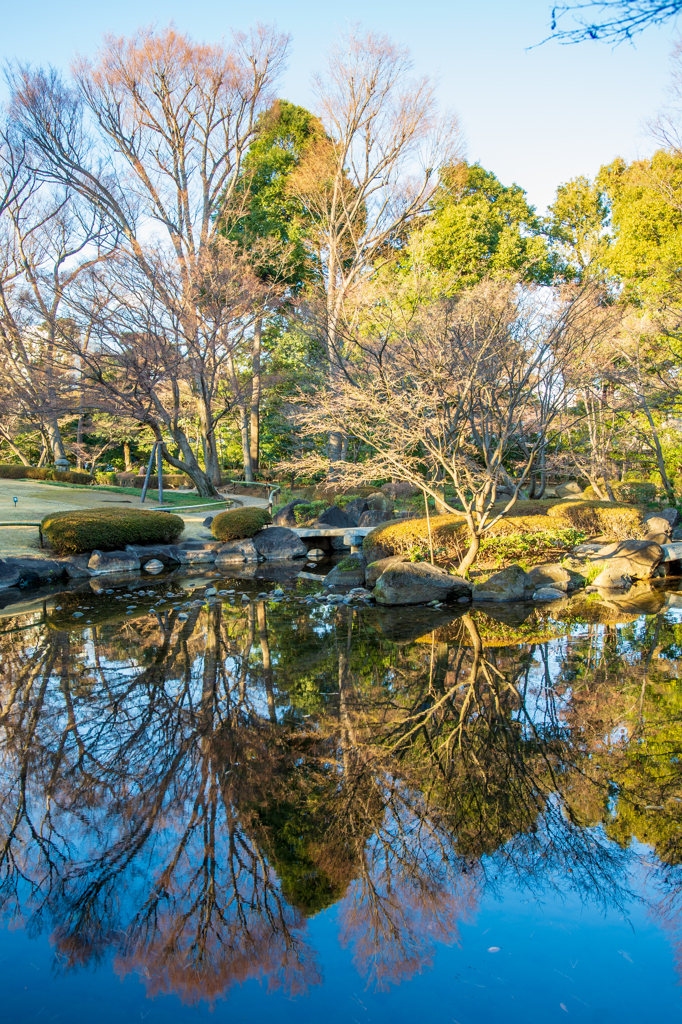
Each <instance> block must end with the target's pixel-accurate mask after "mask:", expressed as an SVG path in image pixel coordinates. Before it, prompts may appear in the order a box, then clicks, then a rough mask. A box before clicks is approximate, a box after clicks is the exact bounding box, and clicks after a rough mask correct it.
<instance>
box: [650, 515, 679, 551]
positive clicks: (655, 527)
mask: <svg viewBox="0 0 682 1024" xmlns="http://www.w3.org/2000/svg"><path fill="white" fill-rule="evenodd" d="M645 523H646V539H647V540H654V539H655V540H656V541H657V543H659V544H660V543H663V544H666V543H667V540H670V538H671V537H672V533H673V528H672V524H671V523H670V521H669V520H668V519H666V518H665V517H664V516H647V518H646V519H645ZM659 537H663V538H667V540H663V541H662V542H661V541H660V540H659Z"/></svg>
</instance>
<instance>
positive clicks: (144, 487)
mask: <svg viewBox="0 0 682 1024" xmlns="http://www.w3.org/2000/svg"><path fill="white" fill-rule="evenodd" d="M155 455H156V443H155V444H154V447H153V448H152V453H151V455H150V456H149V465H148V466H147V475H146V476H145V478H144V484H143V485H142V497H141V498H140V505H144V499H145V498H146V497H147V488H148V487H149V477H150V476H151V475H152V466H153V465H154V456H155Z"/></svg>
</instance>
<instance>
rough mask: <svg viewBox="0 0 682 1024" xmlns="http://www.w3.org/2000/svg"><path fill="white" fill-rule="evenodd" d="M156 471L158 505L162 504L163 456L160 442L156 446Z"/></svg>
mask: <svg viewBox="0 0 682 1024" xmlns="http://www.w3.org/2000/svg"><path fill="white" fill-rule="evenodd" d="M156 472H157V473H158V476H159V505H163V458H162V456H161V445H160V444H157V446H156Z"/></svg>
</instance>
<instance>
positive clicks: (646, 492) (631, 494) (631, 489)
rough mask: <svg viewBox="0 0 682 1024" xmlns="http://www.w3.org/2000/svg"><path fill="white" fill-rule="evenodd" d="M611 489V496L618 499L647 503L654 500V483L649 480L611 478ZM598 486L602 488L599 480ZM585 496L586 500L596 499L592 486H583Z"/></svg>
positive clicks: (601, 482)
mask: <svg viewBox="0 0 682 1024" xmlns="http://www.w3.org/2000/svg"><path fill="white" fill-rule="evenodd" d="M610 483H611V490H612V491H613V496H614V498H616V499H617V500H618V501H628V502H630V501H631V502H634V503H635V504H647V503H648V502H650V501H656V490H657V488H656V484H655V483H652V482H651V481H650V480H623V481H622V482H620V481H618V480H612V481H610ZM599 485H600V487H602V489H603V481H602V480H600V481H599ZM585 497H586V498H587V499H588V500H591V501H594V500H598V499H597V495H596V493H595V490H594V487H591V486H590V487H586V488H585Z"/></svg>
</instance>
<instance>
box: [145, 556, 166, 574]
mask: <svg viewBox="0 0 682 1024" xmlns="http://www.w3.org/2000/svg"><path fill="white" fill-rule="evenodd" d="M144 571H145V572H150V573H151V574H152V575H153V576H155V575H156V573H158V572H162V571H163V562H160V561H159V559H158V558H151V559H150V560H149V561H148V562H146V563H145V566H144Z"/></svg>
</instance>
